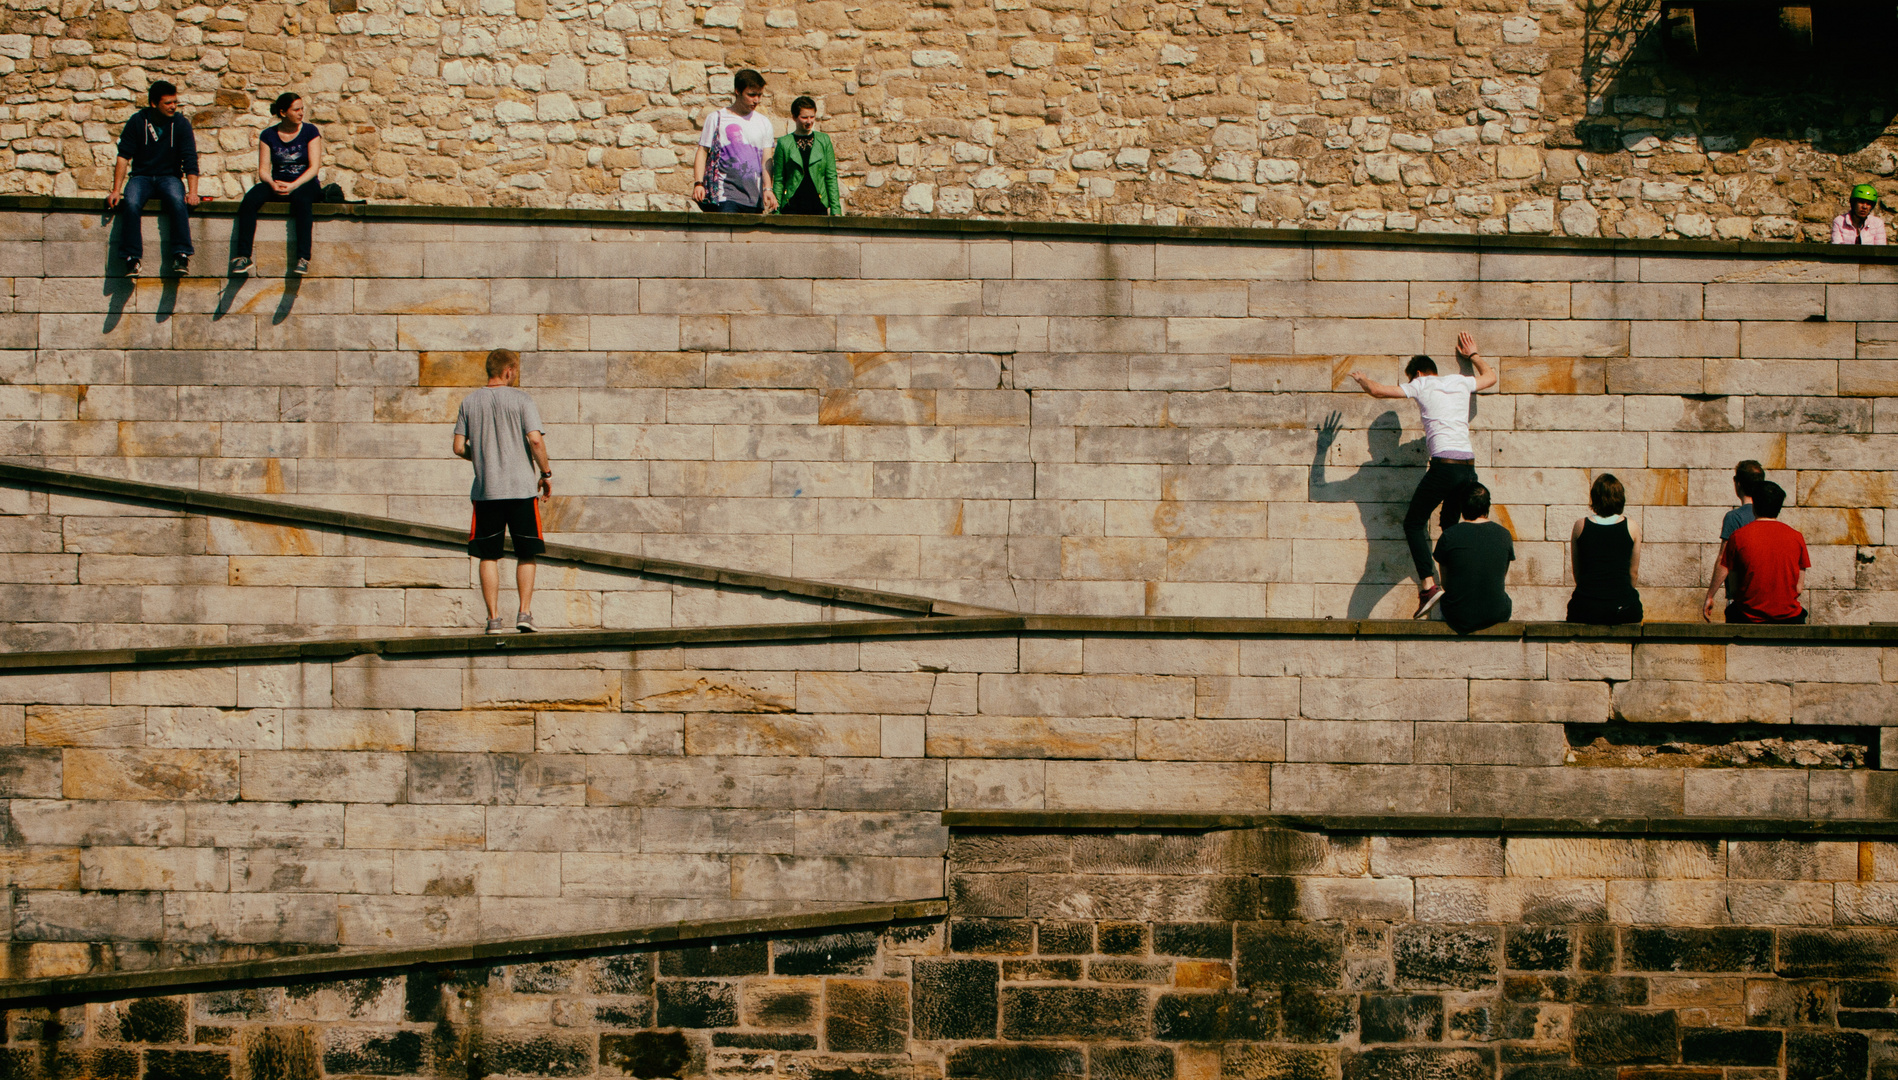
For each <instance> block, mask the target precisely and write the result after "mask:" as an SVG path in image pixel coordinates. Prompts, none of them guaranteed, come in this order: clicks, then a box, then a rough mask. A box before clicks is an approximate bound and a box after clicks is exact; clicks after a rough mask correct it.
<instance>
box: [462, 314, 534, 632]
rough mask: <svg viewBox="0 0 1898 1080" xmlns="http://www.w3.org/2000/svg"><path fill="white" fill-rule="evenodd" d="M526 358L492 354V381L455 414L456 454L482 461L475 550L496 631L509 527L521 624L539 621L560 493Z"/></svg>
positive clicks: (528, 627) (503, 624) (500, 626)
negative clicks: (544, 556)
mask: <svg viewBox="0 0 1898 1080" xmlns="http://www.w3.org/2000/svg"><path fill="white" fill-rule="evenodd" d="M520 381H521V358H520V355H519V354H517V353H515V352H514V351H513V350H512V349H496V350H494V351H493V352H491V353H489V354H488V385H486V386H484V387H482V388H481V389H479V390H476V391H475V392H474V393H472V394H469V395H468V396H467V397H465V398H463V399H462V401H461V411H460V412H459V413H458V414H456V416H455V456H456V457H459V458H467V459H468V460H469V461H470V462H473V463H474V489H473V490H472V491H470V492H469V494H468V497H469V498H470V499H472V500H473V501H474V524H473V525H472V526H470V527H469V529H468V554H469V555H472V556H474V557H475V558H477V559H480V560H481V599H483V600H485V601H487V604H488V633H490V634H498V633H500V632H501V631H503V630H505V629H507V620H506V619H503V618H501V549H502V534H503V532H506V533H508V534H510V535H512V536H513V538H514V560H515V566H514V584H515V588H516V589H517V590H518V591H519V592H520V600H521V606H520V611H519V613H518V614H516V615H515V616H514V628H515V629H517V630H519V631H521V632H522V633H528V632H531V631H534V630H538V629H539V627H537V626H535V625H534V613H533V607H532V605H533V600H534V559H535V558H536V557H537V556H538V555H540V553H541V552H543V551H546V550H547V544H546V541H545V540H543V539H542V538H541V534H540V500H541V499H550V498H552V497H553V494H554V485H553V477H554V472H553V465H552V464H551V463H549V461H548V459H547V444H546V442H545V440H544V439H542V437H541V427H540V410H539V409H536V408H535V407H534V399H533V398H531V397H528V396H527V394H526V393H525V392H524V391H522V390H520V389H518V387H519V384H520Z"/></svg>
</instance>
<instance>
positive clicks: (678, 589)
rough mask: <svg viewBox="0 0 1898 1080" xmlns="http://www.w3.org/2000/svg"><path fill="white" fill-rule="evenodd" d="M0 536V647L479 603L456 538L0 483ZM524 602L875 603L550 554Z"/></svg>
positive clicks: (726, 620)
mask: <svg viewBox="0 0 1898 1080" xmlns="http://www.w3.org/2000/svg"><path fill="white" fill-rule="evenodd" d="M0 552H3V553H4V557H5V565H6V569H5V571H4V572H0V573H4V581H5V582H6V584H5V585H0V589H4V590H5V593H4V595H5V598H6V604H7V608H8V610H7V614H6V620H5V621H6V634H5V639H4V640H0V652H43V651H48V650H65V649H128V648H136V649H149V648H161V647H164V646H167V645H220V644H226V643H245V642H257V641H285V640H295V641H301V640H307V639H308V638H310V637H311V636H313V635H314V636H322V637H391V636H395V635H398V634H407V633H426V632H431V631H435V632H439V631H442V630H468V629H471V628H474V627H478V626H480V625H482V624H483V623H484V622H485V621H486V619H487V617H488V614H487V610H486V608H484V607H483V606H482V601H481V594H480V581H479V580H478V578H477V577H476V572H475V564H474V562H473V561H472V560H471V559H469V558H468V556H467V554H466V553H465V552H462V551H457V550H455V549H453V548H448V547H444V546H442V545H440V544H423V543H408V542H403V541H399V540H389V539H379V538H375V537H366V536H361V535H355V534H352V533H350V532H348V531H346V530H342V529H325V528H316V527H300V526H292V525H282V524H272V523H268V522H261V521H253V520H245V519H241V518H231V517H215V516H211V517H207V516H203V515H199V514H191V513H186V512H183V511H176V510H166V509H162V508H157V507H152V506H145V505H140V504H137V503H132V502H127V501H124V500H116V499H104V498H91V497H84V496H77V495H71V494H60V493H48V492H44V491H27V490H22V489H20V488H9V487H0ZM506 578H507V580H506V589H507V593H508V595H509V601H508V602H509V603H511V602H512V595H513V590H514V578H513V574H512V571H511V570H510V572H509V573H508V574H507V575H506ZM508 610H509V611H513V610H514V609H513V608H509V609H508ZM534 611H535V613H536V617H537V618H538V619H539V621H540V624H541V625H542V626H545V627H546V628H548V629H562V630H582V629H584V630H592V629H605V630H610V629H635V628H646V627H659V626H711V625H734V624H753V623H769V622H823V621H826V620H831V619H853V618H876V617H879V616H884V617H887V615H888V613H887V612H876V611H866V610H864V609H861V608H854V607H851V606H849V605H838V604H827V603H825V602H823V601H821V600H815V599H808V598H802V597H797V596H792V595H788V594H784V593H768V592H762V591H747V590H742V589H731V588H720V587H716V586H712V585H699V584H693V583H685V582H675V581H666V580H660V579H655V578H647V577H641V576H640V575H638V574H633V573H627V572H623V571H615V570H610V569H604V568H600V567H597V566H585V565H578V564H573V563H557V562H551V561H543V562H542V563H541V565H540V568H539V570H538V571H537V574H536V581H535V592H534Z"/></svg>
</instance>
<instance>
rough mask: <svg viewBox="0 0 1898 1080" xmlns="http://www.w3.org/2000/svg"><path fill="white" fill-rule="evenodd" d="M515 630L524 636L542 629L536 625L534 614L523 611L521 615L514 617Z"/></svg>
mask: <svg viewBox="0 0 1898 1080" xmlns="http://www.w3.org/2000/svg"><path fill="white" fill-rule="evenodd" d="M514 629H516V630H519V631H520V632H521V633H523V634H531V633H533V632H534V631H536V630H539V629H540V627H538V626H535V625H534V615H533V613H532V612H528V611H523V612H521V613H520V614H519V615H516V616H514Z"/></svg>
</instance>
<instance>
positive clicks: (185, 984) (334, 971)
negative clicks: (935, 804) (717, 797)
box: [0, 897, 949, 1008]
mask: <svg viewBox="0 0 1898 1080" xmlns="http://www.w3.org/2000/svg"><path fill="white" fill-rule="evenodd" d="M948 913H949V903H948V901H947V899H945V898H943V897H928V898H922V899H916V900H900V901H893V902H890V903H883V904H862V905H856V906H852V907H844V908H833V909H830V910H826V911H806V912H797V913H792V914H785V915H757V916H750V917H747V918H742V919H689V920H686V921H683V922H672V923H655V924H650V925H644V926H632V927H624V928H621V929H615V930H595V931H587V932H582V933H570V934H542V935H535V936H529V937H509V938H490V939H488V940H484V941H474V942H469V943H467V944H462V945H431V946H424V947H421V948H411V949H377V950H373V951H363V952H335V953H312V954H309V955H305V956H290V957H283V958H280V959H274V960H239V961H234V962H231V963H223V964H193V965H189V966H184V967H171V968H151V969H147V970H143V971H119V972H113V973H110V974H105V975H72V976H58V977H53V978H45V979H19V980H14V981H11V982H0V1005H4V1006H7V1007H10V1008H19V1007H21V1006H24V1005H46V1006H52V1005H72V1004H79V1003H82V1002H87V1001H110V1000H113V999H115V998H119V997H130V996H139V995H147V994H154V993H165V994H189V993H205V992H208V991H217V990H233V989H239V988H242V987H248V986H256V985H260V984H265V983H281V982H296V981H300V980H305V979H329V978H335V977H337V976H340V975H356V976H366V975H371V974H375V973H378V972H386V973H391V974H393V973H397V972H400V971H401V970H404V969H412V968H429V967H463V966H471V965H482V964H498V963H509V962H523V961H528V960H543V959H550V958H554V957H566V956H574V955H581V954H586V953H594V952H602V951H606V950H613V949H623V948H627V947H629V946H640V945H683V944H689V943H691V942H696V941H708V940H717V939H723V938H737V937H757V936H760V935H766V934H782V933H795V932H798V931H804V930H846V929H852V928H856V927H871V926H883V925H886V924H889V923H896V922H907V921H912V920H918V919H938V918H942V917H943V916H945V915H947V914H948Z"/></svg>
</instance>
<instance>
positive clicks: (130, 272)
mask: <svg viewBox="0 0 1898 1080" xmlns="http://www.w3.org/2000/svg"><path fill="white" fill-rule="evenodd" d="M144 261H145V260H143V259H127V260H125V276H126V277H137V276H138V268H139V264H140V263H142V262H144Z"/></svg>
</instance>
